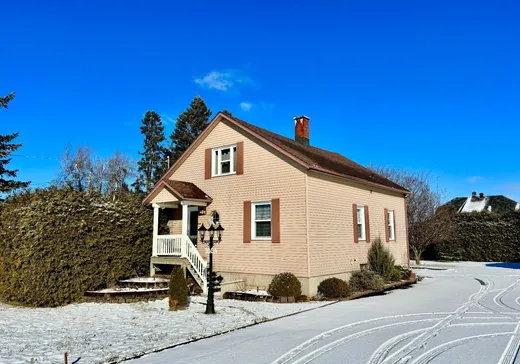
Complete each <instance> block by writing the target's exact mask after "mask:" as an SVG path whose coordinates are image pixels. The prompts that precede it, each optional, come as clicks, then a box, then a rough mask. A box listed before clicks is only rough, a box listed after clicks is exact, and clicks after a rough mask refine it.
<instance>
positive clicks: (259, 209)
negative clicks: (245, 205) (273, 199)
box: [255, 204, 271, 220]
mask: <svg viewBox="0 0 520 364" xmlns="http://www.w3.org/2000/svg"><path fill="white" fill-rule="evenodd" d="M255 220H271V205H270V204H265V205H255Z"/></svg>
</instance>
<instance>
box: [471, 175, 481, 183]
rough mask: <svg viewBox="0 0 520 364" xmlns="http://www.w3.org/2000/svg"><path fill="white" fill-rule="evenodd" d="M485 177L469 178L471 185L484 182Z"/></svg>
mask: <svg viewBox="0 0 520 364" xmlns="http://www.w3.org/2000/svg"><path fill="white" fill-rule="evenodd" d="M483 179H484V177H482V176H471V177H469V178H468V182H469V183H477V182H478V181H482V180H483Z"/></svg>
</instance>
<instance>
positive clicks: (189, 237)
mask: <svg viewBox="0 0 520 364" xmlns="http://www.w3.org/2000/svg"><path fill="white" fill-rule="evenodd" d="M145 202H148V203H151V204H152V207H153V210H154V213H153V242H152V257H151V259H150V274H151V275H154V274H155V270H156V267H159V266H165V265H166V266H172V265H180V266H181V267H183V268H185V269H186V271H189V272H190V273H191V275H192V276H193V278H195V280H196V281H197V282H198V284H199V285H200V286H201V288H202V289H203V290H204V291H206V283H207V278H206V268H207V262H206V261H205V260H204V258H203V257H202V256H201V255H200V253H199V251H198V249H197V246H196V245H197V228H198V216H199V212H200V211H201V210H203V209H205V208H206V206H207V205H208V204H209V203H211V198H210V197H209V196H207V195H206V194H205V193H204V192H203V191H202V190H200V189H199V188H198V187H197V186H195V185H194V184H193V183H189V182H181V181H161V182H159V183H158V184H157V185H156V187H155V188H154V190H152V192H151V193H150V194H149V195H148V196H147V198H146V199H145ZM164 209H172V211H174V213H173V216H174V217H172V220H170V221H169V223H168V229H169V232H170V233H169V234H159V224H160V222H159V221H160V215H159V213H160V211H161V210H164ZM170 223H171V225H170Z"/></svg>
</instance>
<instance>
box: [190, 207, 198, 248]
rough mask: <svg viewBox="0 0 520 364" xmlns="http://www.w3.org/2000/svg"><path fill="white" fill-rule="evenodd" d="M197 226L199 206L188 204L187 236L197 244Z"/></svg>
mask: <svg viewBox="0 0 520 364" xmlns="http://www.w3.org/2000/svg"><path fill="white" fill-rule="evenodd" d="M198 227H199V208H198V207H197V206H190V207H189V208H188V236H189V237H190V239H191V242H192V243H193V244H195V245H197V234H198Z"/></svg>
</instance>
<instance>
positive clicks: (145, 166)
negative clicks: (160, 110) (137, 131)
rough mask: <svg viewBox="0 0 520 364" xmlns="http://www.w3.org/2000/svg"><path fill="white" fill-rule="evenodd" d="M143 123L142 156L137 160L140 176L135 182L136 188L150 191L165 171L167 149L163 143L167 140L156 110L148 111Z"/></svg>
mask: <svg viewBox="0 0 520 364" xmlns="http://www.w3.org/2000/svg"><path fill="white" fill-rule="evenodd" d="M142 124H143V125H141V133H142V134H143V135H144V143H143V151H142V152H141V151H140V152H139V154H140V155H141V156H142V157H141V160H140V161H139V162H137V165H138V168H137V171H138V174H139V176H138V178H137V180H136V182H135V183H134V187H135V188H136V190H142V191H144V192H148V191H149V190H150V189H151V188H152V186H153V185H154V184H155V183H156V182H157V181H158V180H159V179H160V178H161V177H162V175H163V173H164V171H165V166H166V162H165V158H166V156H165V154H166V150H165V148H164V147H163V145H162V143H163V142H164V141H165V139H166V138H165V137H164V126H163V124H162V121H161V117H160V116H159V114H157V113H156V112H155V111H147V112H146V114H145V115H144V118H143V120H142Z"/></svg>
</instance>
